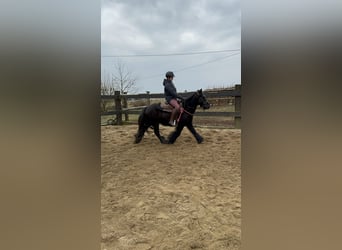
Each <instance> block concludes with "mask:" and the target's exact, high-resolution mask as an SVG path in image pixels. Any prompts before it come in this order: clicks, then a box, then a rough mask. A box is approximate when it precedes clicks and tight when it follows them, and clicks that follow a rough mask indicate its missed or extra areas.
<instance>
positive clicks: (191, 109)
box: [184, 95, 197, 113]
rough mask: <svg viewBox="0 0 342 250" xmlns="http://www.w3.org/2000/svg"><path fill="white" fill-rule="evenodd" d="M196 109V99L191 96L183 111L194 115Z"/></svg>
mask: <svg viewBox="0 0 342 250" xmlns="http://www.w3.org/2000/svg"><path fill="white" fill-rule="evenodd" d="M196 108H197V98H196V97H195V96H194V95H193V96H191V97H190V98H189V99H187V100H186V102H185V107H184V109H185V110H186V111H188V112H191V113H195V111H196Z"/></svg>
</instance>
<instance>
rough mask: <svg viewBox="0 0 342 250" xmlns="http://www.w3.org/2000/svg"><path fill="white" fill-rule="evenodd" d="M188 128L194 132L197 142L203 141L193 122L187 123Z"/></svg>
mask: <svg viewBox="0 0 342 250" xmlns="http://www.w3.org/2000/svg"><path fill="white" fill-rule="evenodd" d="M186 126H187V128H188V129H189V130H190V132H191V133H192V134H193V136H194V137H195V138H196V141H197V143H202V142H203V137H202V136H200V134H199V133H197V131H196V130H195V128H194V126H193V125H192V122H190V123H189V124H187V125H186Z"/></svg>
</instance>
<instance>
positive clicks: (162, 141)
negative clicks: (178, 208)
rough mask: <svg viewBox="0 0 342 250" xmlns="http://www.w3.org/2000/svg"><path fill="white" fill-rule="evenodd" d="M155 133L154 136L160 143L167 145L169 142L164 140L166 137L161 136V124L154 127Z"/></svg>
mask: <svg viewBox="0 0 342 250" xmlns="http://www.w3.org/2000/svg"><path fill="white" fill-rule="evenodd" d="M153 131H154V134H155V135H156V136H157V137H158V139H159V141H160V142H161V143H167V140H166V139H165V138H164V136H161V135H160V132H159V123H155V124H154V125H153Z"/></svg>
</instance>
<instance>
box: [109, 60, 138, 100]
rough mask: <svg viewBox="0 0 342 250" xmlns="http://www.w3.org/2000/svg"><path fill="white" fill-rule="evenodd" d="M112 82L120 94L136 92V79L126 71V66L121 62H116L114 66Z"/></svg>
mask: <svg viewBox="0 0 342 250" xmlns="http://www.w3.org/2000/svg"><path fill="white" fill-rule="evenodd" d="M112 81H113V82H114V84H115V85H114V86H115V87H116V89H117V90H118V91H120V93H121V94H124V93H135V92H137V90H138V88H137V86H136V82H137V77H136V76H134V75H133V73H132V72H131V71H129V70H128V69H127V66H126V64H124V63H123V62H122V61H117V63H116V64H115V73H114V74H113V75H112Z"/></svg>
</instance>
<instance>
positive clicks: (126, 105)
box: [122, 92, 128, 121]
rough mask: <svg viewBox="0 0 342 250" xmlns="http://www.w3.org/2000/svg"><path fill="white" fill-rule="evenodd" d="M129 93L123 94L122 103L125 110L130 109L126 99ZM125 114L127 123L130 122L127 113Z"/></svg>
mask: <svg viewBox="0 0 342 250" xmlns="http://www.w3.org/2000/svg"><path fill="white" fill-rule="evenodd" d="M126 95H127V92H123V95H122V102H123V105H122V106H123V108H126V109H127V108H128V104H127V98H126ZM124 113H125V121H128V114H127V111H125V112H124Z"/></svg>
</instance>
